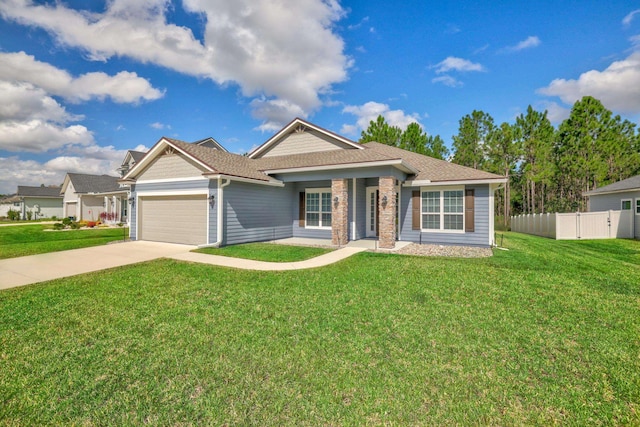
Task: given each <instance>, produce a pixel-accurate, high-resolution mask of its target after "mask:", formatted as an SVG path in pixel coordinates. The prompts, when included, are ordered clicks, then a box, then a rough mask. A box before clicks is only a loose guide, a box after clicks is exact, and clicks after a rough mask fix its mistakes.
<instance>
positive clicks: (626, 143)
mask: <svg viewBox="0 0 640 427" xmlns="http://www.w3.org/2000/svg"><path fill="white" fill-rule="evenodd" d="M368 141H378V142H381V143H384V144H389V145H393V146H397V147H400V148H404V149H406V150H409V151H415V152H418V153H421V154H425V155H428V156H431V157H435V158H439V159H447V160H450V161H451V162H453V163H457V164H460V165H463V166H468V167H472V168H476V169H482V170H486V171H489V172H493V173H496V174H499V175H503V176H506V177H507V178H508V180H507V183H506V184H505V186H504V189H503V190H502V191H499V192H497V193H496V214H497V215H498V216H503V217H504V222H505V224H506V223H507V220H508V218H509V216H510V215H517V214H520V213H525V214H526V213H546V212H575V211H586V209H587V205H586V198H585V197H584V196H583V193H584V192H586V191H590V190H594V189H595V188H598V187H602V186H604V185H607V184H611V183H613V182H616V181H620V180H622V179H625V178H629V177H631V176H634V175H638V174H640V134H638V132H637V131H636V124H635V123H632V122H630V121H628V120H626V119H624V120H623V119H622V118H621V117H620V116H619V115H614V114H613V113H612V112H611V111H609V110H608V109H606V108H605V107H604V106H603V105H602V103H601V102H600V101H599V100H597V99H595V98H593V97H590V96H585V97H583V98H582V99H581V100H578V101H576V103H575V104H574V105H573V107H572V108H571V113H570V114H569V117H568V118H567V119H566V120H564V121H563V122H562V123H561V124H560V125H559V126H558V127H557V128H555V127H554V126H553V125H552V124H551V122H550V121H549V119H548V117H547V111H536V110H535V109H533V108H532V107H531V106H529V107H528V108H527V111H526V113H523V114H520V115H519V116H518V117H516V119H515V122H514V123H507V122H504V123H501V124H500V125H496V124H495V122H494V120H493V118H492V117H491V115H489V114H488V113H485V112H483V111H475V110H474V111H473V112H472V113H471V114H468V115H466V116H464V117H462V118H461V119H460V122H459V129H458V133H457V134H456V135H454V136H453V143H452V150H451V152H449V150H448V149H447V147H446V146H445V144H444V141H443V140H442V138H440V136H430V135H427V134H426V133H425V132H424V131H423V130H422V128H421V127H420V126H419V125H418V124H417V123H412V124H410V125H409V126H408V127H407V129H406V130H405V131H402V130H400V128H398V127H395V126H390V125H389V124H387V123H386V122H385V120H384V118H383V117H378V119H377V120H376V121H375V122H374V121H371V122H370V123H369V128H367V129H366V130H364V131H363V132H362V135H361V138H360V142H368Z"/></svg>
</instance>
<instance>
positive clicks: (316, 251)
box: [193, 243, 333, 262]
mask: <svg viewBox="0 0 640 427" xmlns="http://www.w3.org/2000/svg"><path fill="white" fill-rule="evenodd" d="M332 250H333V249H327V248H314V247H306V246H289V245H278V244H273V243H246V244H243V245H233V246H225V247H222V248H202V249H196V250H194V251H193V252H200V253H203V254H210V255H222V256H230V257H234V258H244V259H253V260H257V261H269V262H295V261H304V260H307V259H309V258H314V257H317V256H320V255H323V254H326V253H329V252H331V251H332Z"/></svg>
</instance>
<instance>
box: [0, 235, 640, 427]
mask: <svg viewBox="0 0 640 427" xmlns="http://www.w3.org/2000/svg"><path fill="white" fill-rule="evenodd" d="M504 245H505V246H506V247H507V248H509V249H510V250H509V251H500V250H496V251H495V255H494V256H493V257H491V258H483V259H447V258H421V257H408V256H400V255H389V254H376V253H361V254H357V255H355V256H353V257H351V258H349V259H347V260H344V261H342V262H340V263H337V264H334V265H331V266H328V267H324V268H319V269H312V270H302V271H291V272H254V271H241V270H235V269H226V268H219V267H213V266H209V265H200V264H191V263H183V262H178V261H171V260H157V261H153V262H149V263H143V264H137V265H134V266H128V267H122V268H118V269H113V270H109V271H107V272H100V273H96V274H88V275H83V276H78V277H75V278H69V279H62V280H56V281H53V282H49V283H45V284H40V285H33V286H27V287H24V288H16V289H12V290H8V291H3V292H0V372H1V373H2V374H1V375H0V399H1V400H0V425H11V426H19V425H24V426H31V425H43V424H58V425H60V424H63V425H142V424H151V425H260V426H281V425H296V426H297V425H310V426H316V425H425V426H431V425H478V424H481V425H552V424H565V425H639V424H640V357H639V355H640V242H636V241H628V240H617V241H613V240H611V241H592V242H557V241H553V240H547V239H542V238H537V237H533V236H525V235H521V234H515V233H506V236H505V240H504Z"/></svg>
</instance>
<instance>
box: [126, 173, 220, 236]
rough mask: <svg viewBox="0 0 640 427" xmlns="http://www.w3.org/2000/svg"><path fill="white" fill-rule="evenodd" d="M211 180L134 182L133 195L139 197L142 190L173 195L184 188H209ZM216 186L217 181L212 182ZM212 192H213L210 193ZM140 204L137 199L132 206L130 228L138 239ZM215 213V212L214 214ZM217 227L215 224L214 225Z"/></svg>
mask: <svg viewBox="0 0 640 427" xmlns="http://www.w3.org/2000/svg"><path fill="white" fill-rule="evenodd" d="M209 185H210V181H209V180H208V179H202V180H197V181H172V182H154V183H146V184H145V183H143V184H134V185H132V186H131V195H132V196H133V197H134V198H136V199H137V196H138V193H140V192H151V191H152V192H157V193H161V195H166V196H171V193H172V192H175V193H179V192H180V191H184V190H206V191H207V192H210V190H209ZM212 185H214V188H215V185H216V184H215V182H214V183H213V184H212ZM209 194H211V193H209ZM137 210H138V205H137V200H136V204H135V205H134V206H132V207H131V212H130V216H131V224H130V228H129V237H130V238H131V240H136V239H137V236H138V233H137V230H136V227H137V225H138V221H137V220H138V218H137V214H138V212H137ZM210 214H211V213H210ZM214 215H215V214H214ZM214 227H215V225H214ZM209 238H210V239H213V238H215V236H213V237H212V236H209Z"/></svg>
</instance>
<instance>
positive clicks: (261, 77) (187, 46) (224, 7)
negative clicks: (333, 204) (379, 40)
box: [0, 0, 352, 122]
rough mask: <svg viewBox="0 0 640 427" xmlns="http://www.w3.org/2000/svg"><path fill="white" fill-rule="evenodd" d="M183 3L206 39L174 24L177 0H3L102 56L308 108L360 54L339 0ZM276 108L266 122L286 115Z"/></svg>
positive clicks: (26, 19)
mask: <svg viewBox="0 0 640 427" xmlns="http://www.w3.org/2000/svg"><path fill="white" fill-rule="evenodd" d="M182 5H183V7H184V8H185V9H186V10H187V11H188V12H191V13H196V14H199V15H200V16H202V17H203V18H204V19H205V22H206V26H205V32H204V43H201V42H200V41H199V40H197V39H196V38H195V37H194V35H193V33H192V32H191V30H190V29H189V28H185V27H180V26H177V25H174V24H171V23H168V22H167V19H166V12H167V9H168V8H169V7H174V6H173V5H172V3H171V2H170V0H140V1H135V2H132V1H130V0H112V1H109V2H107V9H106V11H105V12H104V13H89V12H87V11H77V10H73V9H71V8H69V7H67V6H66V5H65V4H64V3H62V2H57V3H55V4H48V5H36V4H33V3H31V2H30V1H27V0H13V1H11V2H3V3H2V5H1V6H0V14H2V16H3V17H4V18H5V19H7V20H12V21H16V22H19V23H21V24H24V25H29V26H36V27H40V28H43V29H45V30H46V31H48V32H50V33H51V34H53V35H54V36H55V37H56V40H57V41H58V42H59V43H60V44H62V45H64V46H71V47H77V48H80V49H82V50H84V51H85V52H86V54H87V56H88V57H89V58H91V59H94V60H106V59H108V58H111V57H113V56H126V57H129V58H133V59H134V60H136V61H139V62H142V63H153V64H156V65H159V66H163V67H166V68H169V69H172V70H175V71H178V72H181V73H184V74H187V75H192V76H198V77H204V78H209V79H211V80H213V81H214V82H216V83H218V84H221V85H223V84H228V83H235V84H238V85H239V87H240V89H241V92H242V94H243V95H244V96H246V97H255V96H258V97H260V96H266V97H267V98H269V99H278V100H284V101H286V102H288V103H290V104H292V105H294V104H295V105H296V106H298V108H300V109H301V110H303V111H305V113H307V114H308V113H310V112H312V111H314V110H316V109H317V108H319V107H320V106H321V104H322V102H321V100H320V97H319V94H322V93H323V92H324V91H326V90H327V89H329V88H330V87H331V85H332V84H335V83H338V82H342V81H344V80H346V78H347V70H348V68H349V67H350V66H351V65H352V60H351V59H350V58H348V57H347V56H346V55H345V54H344V41H343V39H342V38H341V37H340V36H339V35H337V34H336V33H335V32H334V31H333V26H334V24H335V23H336V22H337V21H338V20H340V19H341V18H342V17H343V16H344V14H345V12H344V10H343V9H342V8H341V7H340V5H339V4H338V3H337V1H324V0H299V1H295V2H273V1H268V0H260V1H257V0H237V1H233V2H230V1H227V0H184V1H183V2H182ZM176 7H177V6H176ZM263 113H264V111H263ZM263 113H260V114H263ZM275 114H276V116H268V117H267V118H266V119H265V122H269V121H278V120H279V119H278V117H277V114H278V112H277V111H275Z"/></svg>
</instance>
